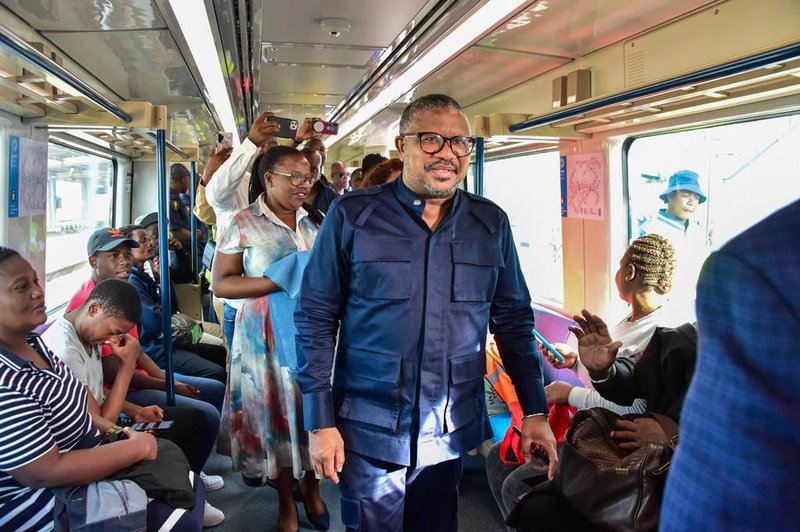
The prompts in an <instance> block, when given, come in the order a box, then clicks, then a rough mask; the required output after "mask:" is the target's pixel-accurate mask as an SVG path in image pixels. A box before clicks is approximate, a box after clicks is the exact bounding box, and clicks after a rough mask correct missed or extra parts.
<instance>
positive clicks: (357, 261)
mask: <svg viewBox="0 0 800 532" xmlns="http://www.w3.org/2000/svg"><path fill="white" fill-rule="evenodd" d="M353 276H354V280H355V286H354V291H355V293H356V295H358V296H359V297H363V298H367V299H393V300H403V299H409V298H410V297H411V240H409V239H407V238H370V239H366V238H358V235H357V236H356V238H355V240H354V242H353Z"/></svg>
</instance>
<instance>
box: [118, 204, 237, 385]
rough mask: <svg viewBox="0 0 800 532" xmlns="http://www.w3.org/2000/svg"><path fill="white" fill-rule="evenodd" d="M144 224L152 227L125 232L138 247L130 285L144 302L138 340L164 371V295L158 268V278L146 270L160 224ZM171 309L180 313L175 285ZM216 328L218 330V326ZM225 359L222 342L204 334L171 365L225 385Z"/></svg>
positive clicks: (176, 353) (133, 227)
mask: <svg viewBox="0 0 800 532" xmlns="http://www.w3.org/2000/svg"><path fill="white" fill-rule="evenodd" d="M144 223H149V224H150V225H149V226H148V229H145V228H144V226H140V225H128V226H126V227H123V228H122V229H123V232H124V233H125V234H126V235H127V237H128V238H131V239H132V240H134V242H136V244H137V246H136V247H135V248H134V249H133V251H132V253H131V257H132V263H133V267H132V268H131V270H130V277H129V278H128V282H130V283H131V284H132V285H133V286H134V287H135V288H136V290H137V292H139V297H140V298H141V300H142V319H141V321H140V322H139V339H140V341H141V343H142V348H143V349H144V351H145V353H147V354H148V355H149V356H150V358H152V359H153V360H154V361H155V362H156V364H158V365H159V366H160V367H161V368H163V367H164V366H165V365H166V358H165V355H164V348H163V344H162V340H161V335H162V330H161V295H160V287H159V284H158V283H157V281H156V279H157V278H158V277H157V271H158V268H157V267H155V268H153V269H152V272H153V274H154V275H155V278H154V277H153V276H151V275H150V274H148V273H147V272H146V271H145V269H146V267H147V266H148V265H150V261H151V259H153V258H154V256H155V255H154V254H155V253H156V249H157V246H158V243H157V242H158V240H157V237H156V235H157V234H158V224H157V222H154V221H151V220H148V219H147V217H145V220H144ZM151 266H152V265H151ZM170 306H171V307H172V309H171V310H172V311H173V312H174V311H176V310H177V307H178V299H177V295H176V294H175V288H174V285H172V283H170ZM213 325H214V326H215V327H216V324H213ZM226 358H227V351H226V350H225V346H224V343H223V341H222V338H221V337H219V338H218V337H215V336H213V335H209V334H206V333H203V335H202V336H201V338H200V339H199V341H198V342H197V343H194V344H193V345H190V346H189V345H182V347H181V348H177V349H173V351H172V363H173V368H175V370H176V371H178V372H180V373H182V374H189V375H195V376H198V377H207V378H210V379H216V380H218V381H220V382H222V383H224V382H226V380H227V375H226V371H225V365H226Z"/></svg>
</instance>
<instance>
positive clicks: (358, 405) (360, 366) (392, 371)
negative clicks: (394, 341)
mask: <svg viewBox="0 0 800 532" xmlns="http://www.w3.org/2000/svg"><path fill="white" fill-rule="evenodd" d="M401 362H402V358H401V357H399V356H397V355H388V354H384V353H378V352H374V351H364V350H361V349H354V348H350V349H348V350H347V373H348V377H347V383H346V385H345V397H344V400H343V401H342V406H341V407H340V408H339V412H338V414H339V416H340V417H343V418H345V419H350V420H353V421H360V422H361V423H368V424H370V425H377V426H379V427H384V428H388V429H392V430H396V429H397V424H398V417H399V414H400V403H399V399H398V397H399V390H398V383H399V381H400V365H401Z"/></svg>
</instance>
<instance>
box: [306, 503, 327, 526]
mask: <svg viewBox="0 0 800 532" xmlns="http://www.w3.org/2000/svg"><path fill="white" fill-rule="evenodd" d="M322 504H323V505H325V503H324V502H323V503H322ZM303 510H305V512H306V519H308V522H309V523H311V524H312V525H314V527H316V528H317V529H319V530H328V529H329V528H330V526H331V514H330V513H329V512H328V507H327V506H325V511H324V512H322V513H321V514H319V515H311V513H310V512H309V511H308V503H307V502H306V501H303Z"/></svg>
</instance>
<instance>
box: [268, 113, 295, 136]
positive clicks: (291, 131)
mask: <svg viewBox="0 0 800 532" xmlns="http://www.w3.org/2000/svg"><path fill="white" fill-rule="evenodd" d="M267 120H268V121H270V122H277V123H278V124H279V125H280V129H278V131H275V132H274V133H273V135H275V136H276V137H281V138H284V139H293V138H295V137H296V136H297V128H298V127H299V124H298V123H297V120H294V119H292V118H281V117H280V116H270V117H268V118H267Z"/></svg>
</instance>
